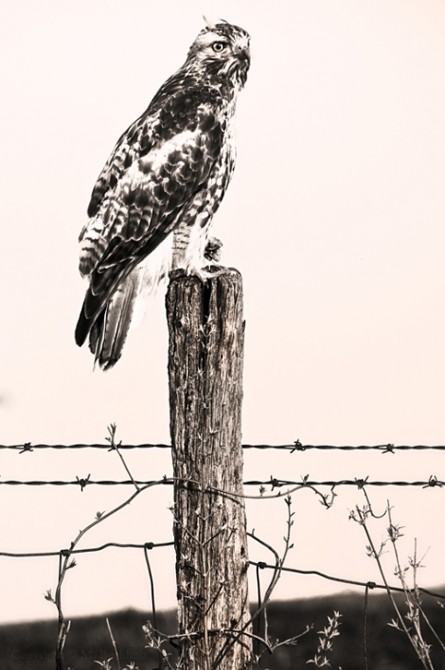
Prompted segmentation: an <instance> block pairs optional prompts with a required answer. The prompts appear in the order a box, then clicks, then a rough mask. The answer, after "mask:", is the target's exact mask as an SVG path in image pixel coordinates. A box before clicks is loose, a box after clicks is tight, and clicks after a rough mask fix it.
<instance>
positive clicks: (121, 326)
mask: <svg viewBox="0 0 445 670" xmlns="http://www.w3.org/2000/svg"><path fill="white" fill-rule="evenodd" d="M141 275H142V273H141V271H140V268H139V267H136V268H134V270H133V271H132V272H130V274H129V275H127V276H126V277H125V278H124V279H123V280H122V281H121V283H120V284H119V286H118V287H117V289H116V290H115V291H114V293H113V294H112V295H111V297H110V298H109V299H108V301H107V302H106V303H105V305H104V306H103V309H102V310H101V311H100V312H99V314H97V313H96V314H95V315H94V319H92V318H90V319H89V318H88V317H86V316H85V311H86V310H85V302H84V305H83V306H82V310H81V312H80V316H79V320H78V322H77V326H76V342H77V344H79V345H82V344H83V343H84V341H85V340H86V338H87V336H88V333H89V339H90V341H89V345H90V349H91V351H92V353H93V354H94V361H95V363H98V364H99V366H100V367H101V368H102V369H103V370H108V369H109V368H111V367H113V365H114V364H115V363H116V362H117V361H118V360H119V358H120V357H121V354H122V349H123V347H124V344H125V340H126V339H127V333H128V329H129V327H130V323H131V318H132V316H133V311H134V305H135V301H136V298H137V296H138V293H139V290H140V286H141ZM89 293H90V291H88V292H87V295H86V297H85V301H88V299H90V300H91V297H92V296H90V295H89Z"/></svg>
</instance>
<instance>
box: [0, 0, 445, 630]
mask: <svg viewBox="0 0 445 670" xmlns="http://www.w3.org/2000/svg"><path fill="white" fill-rule="evenodd" d="M203 14H206V15H208V16H209V17H210V18H220V17H221V18H224V19H226V20H228V21H230V22H233V23H236V24H238V25H240V26H242V27H243V28H245V29H246V30H248V31H249V32H250V34H251V37H252V54H253V55H252V65H251V71H250V74H249V79H248V82H247V85H246V88H245V90H244V91H243V93H242V96H241V97H240V100H239V105H238V110H237V136H238V163H237V168H236V171H235V175H234V178H233V181H232V184H231V185H230V188H229V190H228V192H227V195H226V198H225V201H224V203H223V205H222V207H221V209H220V211H219V212H218V213H217V215H216V217H215V233H216V234H217V235H218V237H220V238H222V240H223V242H224V248H223V262H224V263H225V264H227V265H230V266H234V267H236V268H238V269H239V270H240V272H241V273H242V275H243V278H244V290H245V303H244V309H245V317H246V322H247V328H246V351H245V372H244V413H243V441H244V442H246V443H270V444H285V443H292V442H293V441H294V440H296V439H297V438H299V439H300V440H301V441H302V442H303V443H311V444H317V443H322V444H380V443H387V442H393V443H396V444H416V443H423V444H443V443H444V442H445V436H444V432H445V431H444V421H443V415H444V411H443V408H444V404H445V403H444V400H445V386H444V376H445V347H444V344H443V343H444V341H445V318H444V309H443V286H444V268H443V261H442V257H443V247H444V243H445V234H444V226H443V220H444V215H445V190H444V187H443V184H444V178H445V169H444V160H445V159H444V156H445V133H444V130H443V128H444V115H445V80H444V69H445V39H444V36H445V4H444V3H443V2H442V0H378V1H376V0H294V1H293V2H291V1H289V2H285V1H284V0H277V1H276V2H274V3H270V2H265V1H264V0H255V2H254V1H253V0H251V1H250V2H247V1H246V0H244V1H243V2H241V1H240V0H237V1H235V0H224V2H218V1H217V0H202V1H200V0H193V1H190V2H183V1H181V2H180V1H179V0H176V1H174V0H166V1H165V2H163V3H159V2H153V1H152V0H126V2H118V1H117V0H76V1H75V2H74V1H71V2H70V1H68V0H39V1H38V2H37V1H36V0H34V1H33V0H3V2H2V4H1V7H0V33H1V34H0V50H1V58H0V76H1V82H2V90H3V96H2V104H1V107H0V114H1V126H2V129H3V136H2V161H1V167H0V170H1V172H2V174H1V193H2V195H1V199H2V213H3V217H2V226H1V229H0V235H1V237H0V244H1V248H2V250H3V261H2V264H1V267H0V272H1V278H2V286H3V293H2V301H3V315H4V316H3V328H2V330H1V333H0V353H1V357H0V366H1V367H0V384H1V386H0V400H1V403H0V428H1V430H0V443H2V444H15V443H22V442H28V441H31V442H34V443H37V442H44V443H63V444H69V443H72V442H102V441H103V440H104V437H105V435H106V429H107V425H108V424H109V423H111V422H116V423H117V425H118V431H119V437H120V439H122V440H123V442H127V443H136V442H150V443H151V442H157V441H161V442H168V441H169V432H168V395H167V372H166V362H167V333H166V324H165V314H164V307H163V296H162V295H161V296H158V297H157V298H156V299H154V300H152V301H151V303H150V304H149V305H148V307H147V316H146V319H145V321H144V322H143V324H142V325H141V326H140V327H139V328H138V329H137V330H135V331H133V332H132V333H131V335H130V337H129V339H128V341H127V344H126V349H125V351H124V356H123V358H122V360H121V361H120V362H119V363H118V365H117V366H116V368H115V369H113V370H112V371H111V372H109V373H106V374H104V373H101V372H99V371H96V372H93V370H92V358H91V355H90V354H89V352H88V351H87V349H86V348H84V349H82V350H80V349H78V348H77V347H76V345H75V344H74V336H73V330H74V326H75V323H76V320H77V316H78V312H79V309H80V305H81V302H82V298H83V293H84V290H85V285H84V284H83V282H82V280H81V279H80V276H79V274H78V271H77V254H78V247H77V236H78V234H79V231H80V229H81V227H82V225H83V224H84V222H85V217H86V207H87V205H88V200H89V195H90V193H91V189H92V187H93V185H94V181H95V179H96V177H97V175H98V173H99V171H100V169H101V168H102V166H103V164H104V162H105V160H106V159H107V158H108V155H109V153H110V151H111V150H112V148H113V146H114V143H115V141H116V140H117V138H118V137H119V135H120V134H121V133H122V131H123V130H125V128H126V127H127V126H128V125H129V124H130V123H131V122H132V121H133V120H134V119H135V118H136V117H137V116H139V114H140V113H141V112H142V111H143V110H144V109H145V108H146V107H147V105H148V103H149V102H150V100H151V98H152V96H153V95H154V94H155V92H156V90H157V89H158V87H159V86H160V85H161V84H162V82H163V81H164V80H165V79H166V78H167V77H168V76H169V75H170V74H171V73H172V72H173V71H174V70H176V69H177V68H178V67H179V66H180V65H181V64H182V62H183V61H184V59H185V55H186V52H187V49H188V47H189V45H190V44H191V42H192V41H193V39H194V37H195V35H196V33H197V32H198V31H199V30H200V29H201V27H202V25H203V20H202V15H203ZM444 459H445V455H441V453H434V454H432V453H429V452H421V453H420V454H418V453H415V454H397V455H395V456H393V455H386V456H382V455H381V454H371V455H369V456H366V455H363V453H358V454H352V455H350V454H349V455H348V454H339V453H338V452H329V453H328V454H327V455H326V454H323V453H322V452H319V451H315V452H307V453H304V454H293V455H292V456H291V455H289V454H288V453H286V454H277V452H273V451H272V452H248V453H246V462H245V478H246V479H254V478H262V479H268V478H269V477H270V476H271V475H273V476H274V477H277V478H290V479H299V477H300V476H302V475H305V474H307V473H310V475H311V477H312V478H314V479H333V478H334V479H335V478H349V477H355V476H356V477H364V476H366V475H368V474H370V475H371V476H372V477H373V478H378V479H414V478H421V479H428V477H429V476H430V475H431V474H435V475H437V476H438V478H439V479H445V462H444ZM128 460H129V465H130V467H132V471H133V474H134V475H135V476H137V477H140V478H141V479H142V478H149V479H152V478H154V479H156V478H158V477H162V475H164V474H167V475H168V474H169V473H170V468H171V465H170V456H169V454H168V452H166V451H164V452H155V451H153V450H150V451H149V452H147V453H143V454H141V453H138V454H136V453H133V452H132V453H131V454H130V455H129V456H128ZM88 473H91V476H92V478H93V479H102V478H108V477H112V478H113V477H115V478H119V479H120V478H125V473H124V472H123V471H122V467H121V465H120V463H119V462H118V459H117V458H116V457H115V455H113V454H108V453H105V454H98V453H96V452H92V451H90V452H86V451H82V452H71V453H68V454H62V453H60V452H48V453H44V452H36V453H31V454H23V455H19V454H18V453H6V452H4V451H2V452H0V475H1V478H3V479H13V478H17V479H33V478H42V479H59V478H62V479H63V478H67V479H73V478H75V476H76V475H78V476H79V477H83V476H86V475H87V474H88ZM251 492H252V491H249V493H251ZM126 493H128V490H127V489H123V488H120V489H112V490H110V489H106V490H104V489H98V488H90V489H86V490H85V491H84V492H83V493H82V494H81V493H80V491H78V490H77V489H76V490H68V489H60V488H58V489H48V488H46V489H25V488H19V487H17V488H14V489H12V488H7V487H3V488H1V487H0V496H1V498H2V501H3V503H2V505H3V507H2V509H3V514H2V515H1V520H0V537H1V541H0V551H1V550H3V551H33V550H42V551H43V550H58V549H60V548H62V547H66V546H68V545H69V543H70V541H71V540H72V539H73V538H74V537H75V535H76V534H77V532H78V530H79V528H81V527H83V526H85V525H86V524H87V523H88V522H89V521H90V520H92V518H93V517H94V515H95V513H96V512H97V511H99V510H101V511H102V510H107V509H110V508H111V506H112V505H113V504H117V503H118V502H119V501H120V500H123V499H124V497H125V494H126ZM372 496H373V499H374V500H375V501H376V503H378V505H380V506H381V505H382V504H384V501H385V500H386V498H387V497H388V498H389V499H390V500H391V502H392V504H393V505H394V506H395V510H396V511H395V517H396V520H397V521H398V522H399V523H401V524H402V525H403V526H405V531H404V532H405V537H404V538H403V542H405V545H403V552H402V553H403V555H404V556H405V557H408V555H410V553H412V547H413V541H414V537H417V538H418V543H419V547H420V549H421V550H423V551H425V550H427V549H428V548H429V551H428V554H427V557H426V558H425V561H424V563H425V565H426V567H425V569H424V570H423V571H422V574H421V577H420V578H419V579H420V581H421V584H423V585H425V586H432V585H434V586H436V585H438V584H440V583H442V582H443V572H442V564H443V560H442V557H443V551H444V548H445V536H444V531H443V528H442V524H441V525H440V526H439V527H437V518H438V512H439V510H440V509H441V508H442V506H443V504H444V502H445V498H444V496H445V493H444V492H443V491H441V490H440V489H439V490H434V491H433V490H427V491H424V490H417V489H416V490H413V489H410V490H406V491H405V490H404V491H402V492H400V491H399V490H394V489H385V490H384V491H379V492H378V493H376V492H375V491H372ZM361 501H362V500H361V498H360V494H359V492H358V491H355V490H354V491H352V490H348V491H346V490H345V489H342V490H341V492H340V495H339V496H338V498H337V499H336V503H335V506H334V508H333V509H331V510H330V511H325V510H323V508H322V507H321V506H320V505H319V503H318V501H317V500H316V499H315V498H314V497H313V496H311V495H310V494H309V492H305V493H303V494H297V495H295V497H294V510H295V513H296V524H295V536H294V541H295V548H294V549H293V550H292V552H291V554H290V556H289V559H288V565H289V566H290V567H299V568H304V569H315V570H321V571H323V572H329V573H331V574H334V575H338V576H342V577H345V578H352V579H359V580H364V581H366V580H368V579H375V580H377V572H376V568H375V566H374V565H373V564H372V563H371V562H370V560H369V559H368V558H367V557H366V554H365V540H364V537H363V536H362V534H361V529H360V528H359V527H358V526H355V525H354V524H352V523H351V522H349V521H348V515H349V510H350V509H351V508H352V507H353V506H354V504H356V503H358V502H361ZM170 504H171V491H170V490H166V489H156V490H153V491H150V492H147V493H146V494H144V496H141V497H140V498H139V500H138V501H137V503H135V504H134V505H132V506H131V507H129V508H127V509H126V510H125V512H123V513H122V514H121V515H120V516H119V517H117V518H116V519H115V520H113V521H111V520H110V522H105V523H104V524H103V526H102V527H101V528H99V529H98V530H97V531H95V532H93V533H91V535H90V536H87V537H86V538H85V541H84V544H83V545H82V546H92V545H97V544H101V543H102V542H106V541H120V542H124V541H129V542H144V541H146V540H147V541H154V542H162V541H168V540H170V539H171V515H170V513H169V512H168V510H167V507H168V506H169V505H170ZM247 514H248V526H249V529H252V528H253V527H254V528H255V529H256V532H257V534H258V535H260V536H261V537H263V538H264V539H265V540H266V541H268V542H270V543H271V544H273V545H274V546H277V548H279V546H280V543H281V538H282V535H283V534H284V532H285V510H284V503H283V502H282V501H278V502H266V501H258V502H254V503H249V504H248V506H247ZM384 532H385V525H384V524H382V525H381V526H378V527H377V528H376V538H377V540H378V539H380V537H381V536H382V535H384ZM163 552H164V553H163ZM155 554H156V555H155ZM251 557H252V558H253V559H260V558H261V559H262V560H267V558H268V557H265V556H262V555H261V556H260V555H259V554H258V549H257V548H256V547H253V546H252V548H251ZM388 560H389V563H388V565H389V567H388V571H389V575H390V576H391V575H392V563H391V557H389V558H388ZM78 564H79V565H78V567H77V568H76V569H75V570H72V571H70V573H69V575H68V577H67V583H66V591H65V610H66V615H67V616H74V615H77V614H89V613H93V612H101V611H104V610H110V609H117V608H119V607H123V606H135V607H140V608H142V607H144V606H146V605H147V593H148V588H147V578H146V573H145V565H144V562H143V557H142V555H140V554H138V553H134V552H127V553H126V552H124V551H121V552H112V551H110V552H108V553H106V554H101V555H99V556H88V557H86V556H85V557H81V558H79V560H78ZM0 566H1V567H0V593H1V594H2V611H1V612H0V617H1V619H2V620H8V621H10V620H21V619H34V618H49V617H53V616H55V611H54V609H53V608H52V606H51V605H50V604H49V603H47V602H46V601H44V599H43V597H42V593H43V592H44V591H45V590H46V589H48V588H52V589H53V590H54V587H55V584H56V578H57V559H48V560H46V559H45V560H44V559H35V560H25V559H21V560H20V561H19V560H12V559H2V558H0ZM153 569H154V572H155V576H156V583H157V597H158V604H159V605H160V606H165V607H167V606H168V607H171V606H173V605H174V594H175V588H174V570H173V555H172V552H171V551H170V552H169V551H167V550H162V551H161V550H159V551H158V552H157V553H156V552H153ZM110 584H111V586H110ZM338 588H339V587H338V585H333V584H331V583H327V582H323V581H322V580H320V579H318V578H317V579H315V578H303V577H289V578H286V579H285V580H283V581H282V583H281V585H280V587H279V589H278V591H277V597H281V598H284V597H288V598H293V597H299V596H311V595H315V594H320V593H327V592H331V591H332V590H333V589H338ZM251 595H252V597H255V593H254V592H253V591H252V594H251Z"/></svg>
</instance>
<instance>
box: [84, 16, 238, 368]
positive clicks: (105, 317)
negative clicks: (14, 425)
mask: <svg viewBox="0 0 445 670" xmlns="http://www.w3.org/2000/svg"><path fill="white" fill-rule="evenodd" d="M249 63H250V57H249V36H248V34H247V33H246V31H244V30H243V29H241V28H238V27H237V26H234V25H231V24H229V23H226V22H220V23H217V24H215V25H212V26H210V25H207V27H206V28H204V29H203V30H201V32H200V33H199V34H198V36H197V38H196V40H195V41H194V42H193V44H192V46H191V48H190V50H189V53H188V56H187V59H186V61H185V63H184V65H183V66H182V67H181V68H180V70H178V72H176V73H175V74H174V75H173V76H172V77H170V78H169V79H168V80H167V81H166V82H165V83H164V84H163V86H161V88H160V89H159V91H158V93H157V94H156V95H155V97H154V98H153V100H152V101H151V103H150V105H149V107H148V109H147V110H146V111H145V112H144V113H143V114H142V115H141V116H140V117H139V118H138V119H137V120H136V121H135V122H134V123H133V124H132V125H131V126H130V127H129V128H128V130H126V131H125V133H123V135H122V136H121V137H120V139H119V140H118V142H117V144H116V146H115V148H114V150H113V152H112V154H111V156H110V158H109V159H108V161H107V163H106V164H105V166H104V168H103V170H102V172H101V173H100V175H99V178H98V180H97V182H96V185H95V187H94V189H93V193H92V196H91V202H90V204H89V207H88V216H89V217H90V218H89V220H88V222H87V224H86V225H85V226H84V228H83V230H82V232H81V234H80V245H81V249H80V272H81V274H82V275H83V276H88V277H89V282H90V285H89V288H88V290H87V293H86V296H85V300H84V303H83V305H82V309H81V312H80V316H79V321H78V323H77V327H76V342H77V344H79V345H82V344H83V343H84V341H85V339H86V338H87V336H88V335H89V337H90V348H91V350H92V352H93V353H94V355H95V360H96V361H97V362H98V363H99V365H100V366H101V367H103V368H104V369H106V368H109V367H111V366H112V365H114V363H115V362H116V361H117V360H118V359H119V357H120V355H121V352H122V347H123V344H124V342H125V338H126V335H127V331H128V328H129V324H130V320H131V316H132V313H133V308H134V302H135V299H136V297H137V295H138V294H139V292H140V290H141V287H142V286H145V287H147V288H148V289H149V290H150V289H151V288H154V287H155V286H156V285H157V284H158V283H159V282H160V281H161V279H162V278H165V277H166V276H167V275H168V271H169V270H170V269H171V268H185V269H186V270H187V272H189V273H196V274H198V275H200V276H205V271H204V267H205V266H206V265H208V264H209V261H208V260H206V258H212V257H213V254H214V252H215V247H214V246H213V247H212V243H211V241H210V240H209V225H210V222H211V219H212V216H213V215H214V213H215V212H216V210H217V209H218V207H219V204H220V203H221V200H222V198H223V196H224V193H225V191H226V189H227V186H228V183H229V181H230V178H231V176H232V172H233V169H234V164H235V147H234V141H233V124H232V121H233V115H234V110H235V103H236V98H237V94H238V92H239V90H240V89H241V88H242V87H243V86H244V83H245V81H246V77H247V71H248V68H249ZM206 249H207V253H206ZM205 254H206V258H205Z"/></svg>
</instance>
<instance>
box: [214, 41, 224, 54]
mask: <svg viewBox="0 0 445 670" xmlns="http://www.w3.org/2000/svg"><path fill="white" fill-rule="evenodd" d="M226 46H227V42H213V44H212V49H213V51H216V53H217V54H219V53H221V51H224V49H225V48H226Z"/></svg>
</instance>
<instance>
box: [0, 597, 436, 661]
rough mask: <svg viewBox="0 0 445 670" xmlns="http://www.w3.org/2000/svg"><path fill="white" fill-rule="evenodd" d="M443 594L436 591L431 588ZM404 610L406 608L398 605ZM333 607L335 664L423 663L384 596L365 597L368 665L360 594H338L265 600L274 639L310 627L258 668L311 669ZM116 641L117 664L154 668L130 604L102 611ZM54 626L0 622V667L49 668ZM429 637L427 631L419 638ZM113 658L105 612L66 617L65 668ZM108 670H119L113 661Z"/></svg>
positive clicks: (171, 617) (166, 625)
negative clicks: (336, 614)
mask: <svg viewBox="0 0 445 670" xmlns="http://www.w3.org/2000/svg"><path fill="white" fill-rule="evenodd" d="M437 591H438V592H441V590H440V589H438V590H437ZM423 606H424V609H425V611H426V612H427V614H428V617H429V619H430V622H431V624H432V625H433V626H434V628H435V629H436V631H437V633H438V634H439V635H440V637H441V638H442V639H445V611H444V610H443V609H442V607H440V605H439V604H438V603H437V602H436V599H434V598H429V597H428V598H427V597H425V598H424V602H423ZM401 608H402V611H403V612H405V611H406V607H404V605H403V603H401ZM333 610H337V611H340V612H341V614H342V619H341V621H342V625H341V627H340V636H339V637H336V638H334V640H333V642H334V652H333V654H332V656H330V660H331V666H332V668H334V670H337V669H338V668H339V667H341V669H342V670H361V669H363V670H416V669H418V668H421V667H422V665H421V663H420V661H419V660H418V659H417V657H416V655H415V654H414V652H413V650H412V648H411V647H410V644H409V642H408V640H407V639H406V637H405V636H404V634H403V633H401V632H399V631H397V630H394V629H393V628H391V627H389V626H388V622H389V621H391V619H392V618H393V616H394V614H393V611H392V608H391V604H390V603H389V601H388V599H387V596H386V595H385V594H378V595H371V596H370V598H369V604H368V613H367V621H366V627H367V635H366V647H367V665H366V664H365V660H364V616H363V615H364V598H363V597H360V596H357V595H350V594H342V595H337V596H329V597H323V598H314V599H307V600H298V601H287V602H275V603H272V604H271V605H270V606H269V610H268V611H269V617H268V618H269V631H270V636H271V637H272V638H277V637H279V638H280V639H284V638H288V637H291V636H294V635H296V634H298V633H300V632H302V631H303V630H304V629H305V628H306V626H307V625H309V626H311V625H313V629H312V630H311V631H310V632H309V633H308V634H307V635H305V636H304V637H302V638H301V639H300V640H299V641H298V644H297V645H296V646H291V647H281V648H279V649H277V650H276V651H275V653H274V654H273V655H270V654H269V653H268V652H267V651H266V653H265V654H264V656H263V659H262V663H261V666H260V667H261V668H262V669H263V670H266V669H267V670H299V669H300V668H301V669H302V668H314V667H316V666H314V665H313V664H310V665H307V661H308V660H309V659H311V658H313V657H314V654H315V653H316V650H317V644H318V635H317V631H319V630H321V629H322V628H324V626H325V625H326V624H327V617H328V616H332V613H333ZM108 618H109V621H110V624H111V628H112V631H113V634H114V637H115V640H116V643H117V646H118V650H119V654H120V660H121V668H122V669H123V667H124V666H125V664H126V663H129V662H130V661H133V662H134V663H135V664H136V666H137V667H138V668H139V669H140V670H155V669H156V668H159V664H158V662H157V658H156V656H155V655H153V652H150V651H149V650H147V649H145V648H144V644H145V640H144V634H143V631H142V625H143V624H144V623H146V621H147V618H148V616H147V615H146V614H144V613H142V612H136V611H134V610H128V611H124V612H116V613H111V614H109V615H108ZM174 626H175V614H174V613H173V612H167V613H161V614H158V628H159V629H160V630H162V631H164V632H167V633H171V632H174ZM56 635H57V624H56V622H55V621H51V622H37V623H26V624H14V625H5V626H0V670H19V669H20V670H53V668H54V667H55V664H54V647H55V641H56ZM425 637H427V636H425ZM108 658H114V653H113V648H112V644H111V640H110V636H109V633H108V629H107V625H106V621H105V615H104V616H95V617H89V618H82V619H74V620H73V621H72V625H71V630H70V633H69V636H68V640H67V643H66V647H65V668H66V670H68V668H71V670H90V669H92V668H99V665H98V664H96V663H95V662H94V661H101V660H105V659H108ZM432 660H433V665H434V669H435V670H445V652H444V651H443V650H441V648H440V645H439V644H438V643H437V641H436V642H434V644H433V651H432ZM112 667H113V668H114V669H117V665H116V662H115V661H113V666H112Z"/></svg>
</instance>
